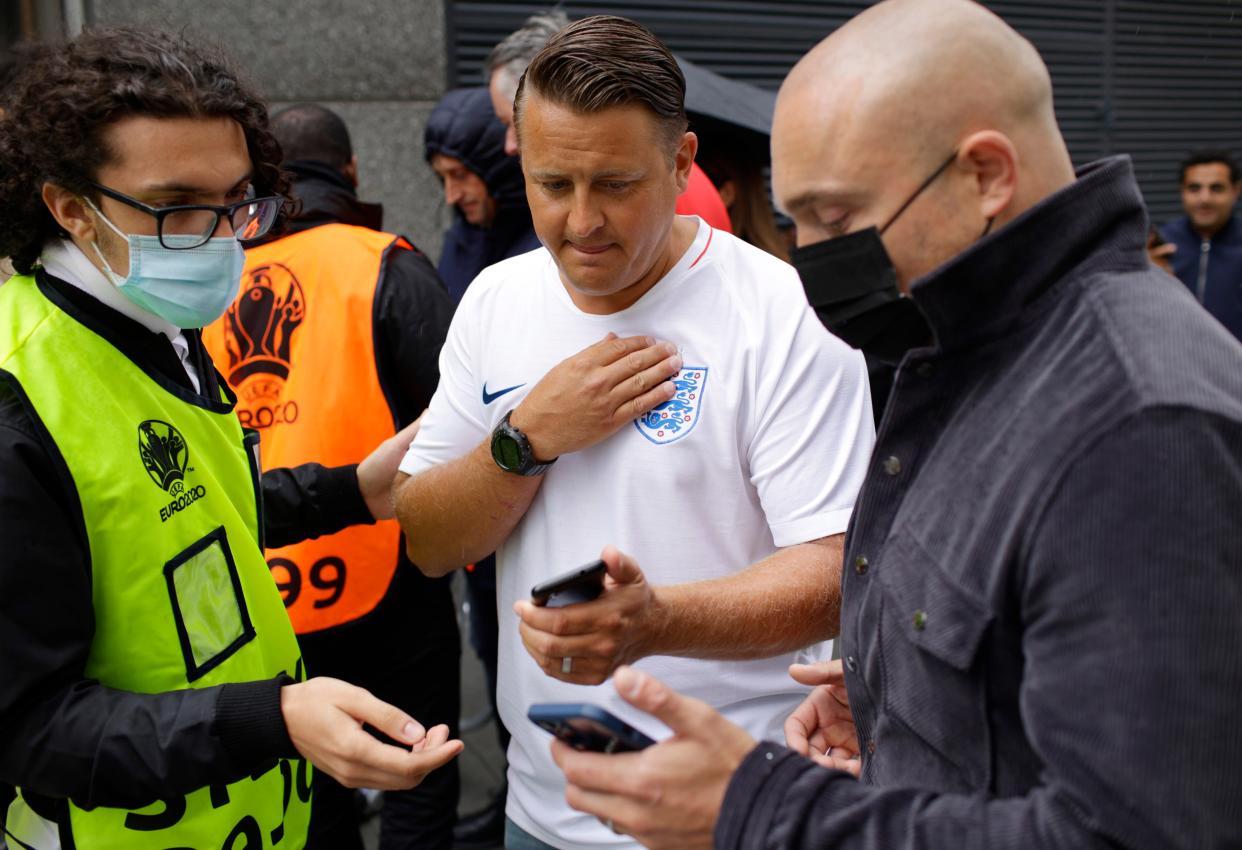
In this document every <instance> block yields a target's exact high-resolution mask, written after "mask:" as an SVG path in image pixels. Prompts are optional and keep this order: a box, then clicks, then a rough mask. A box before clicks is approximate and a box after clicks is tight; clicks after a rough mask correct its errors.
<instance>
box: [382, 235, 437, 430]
mask: <svg viewBox="0 0 1242 850" xmlns="http://www.w3.org/2000/svg"><path fill="white" fill-rule="evenodd" d="M452 318H453V301H452V299H451V298H449V295H448V292H447V291H446V290H445V289H444V284H443V283H442V282H441V281H440V276H439V275H438V274H437V273H436V270H435V267H434V266H432V265H431V263H430V262H429V261H428V260H427V258H426V257H425V256H423V255H422V254H421V253H419V252H418V251H411V250H408V249H403V248H399V247H397V246H394V247H392V248H390V249H389V252H388V257H387V259H386V261H385V264H384V274H383V276H382V278H381V280H380V282H379V287H378V290H377V292H376V295H375V352H376V364H377V368H378V371H379V379H380V386H381V387H383V390H384V394H385V396H386V397H387V399H388V404H389V407H391V408H392V409H393V410H394V411H395V412H396V414H397V422H398V425H399V426H400V427H404V426H406V425H408V424H409V423H411V422H413V421H414V420H415V419H417V418H418V416H419V414H421V413H422V412H423V411H424V410H426V409H427V405H428V404H430V403H431V396H432V395H433V394H435V391H436V385H437V384H439V382H440V348H441V347H442V346H443V345H444V338H445V337H446V336H447V335H448V327H449V322H450V321H452Z"/></svg>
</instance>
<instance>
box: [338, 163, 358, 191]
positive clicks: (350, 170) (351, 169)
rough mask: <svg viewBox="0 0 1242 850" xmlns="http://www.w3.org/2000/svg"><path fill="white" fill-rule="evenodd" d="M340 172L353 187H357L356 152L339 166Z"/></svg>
mask: <svg viewBox="0 0 1242 850" xmlns="http://www.w3.org/2000/svg"><path fill="white" fill-rule="evenodd" d="M341 173H342V174H344V175H345V179H346V180H348V181H349V182H350V184H351V185H352V186H353V187H354V188H355V189H357V188H358V154H354V155H353V156H351V157H350V158H349V162H347V163H345V164H344V165H342V166H341Z"/></svg>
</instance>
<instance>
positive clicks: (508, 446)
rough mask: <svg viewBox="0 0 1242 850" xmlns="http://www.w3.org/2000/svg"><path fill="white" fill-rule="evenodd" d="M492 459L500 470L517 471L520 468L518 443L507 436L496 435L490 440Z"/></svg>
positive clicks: (520, 451)
mask: <svg viewBox="0 0 1242 850" xmlns="http://www.w3.org/2000/svg"><path fill="white" fill-rule="evenodd" d="M492 457H493V458H494V459H495V460H496V463H497V464H499V465H500V468H501V469H508V470H513V469H519V468H520V467H521V466H522V449H521V447H520V446H519V445H518V441H517V440H515V439H513V438H512V437H510V436H509V435H508V434H497V435H496V436H495V437H493V438H492Z"/></svg>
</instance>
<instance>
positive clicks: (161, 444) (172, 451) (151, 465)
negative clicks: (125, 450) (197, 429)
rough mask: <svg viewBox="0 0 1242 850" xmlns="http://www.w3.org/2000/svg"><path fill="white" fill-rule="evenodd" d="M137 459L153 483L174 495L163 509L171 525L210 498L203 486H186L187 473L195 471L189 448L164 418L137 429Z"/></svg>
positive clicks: (162, 516) (179, 433) (144, 423)
mask: <svg viewBox="0 0 1242 850" xmlns="http://www.w3.org/2000/svg"><path fill="white" fill-rule="evenodd" d="M138 456H139V457H140V458H142V465H143V466H144V467H146V470H147V474H148V475H150V476H151V480H152V481H154V482H155V483H156V484H158V485H159V486H160V488H161V489H163V490H164V492H166V493H168V495H170V496H172V501H170V502H169V503H168V504H167V505H161V506H160V521H161V522H168V520H170V519H172V518H173V517H174V516H175V515H176V514H177V513H178V512H180V511H183V510H185V509H186V508H188V507H189V506H190V505H192V504H194V503H195V502H197V501H198V500H199V499H201V498H203V497H204V496H206V495H207V488H206V487H204V486H203V485H202V484H199V485H197V486H194V487H187V486H186V483H185V474H186V473H187V472H192V471H193V470H191V469H190V468H189V465H190V447H189V446H188V445H186V442H185V437H182V436H181V432H180V431H178V430H177V429H176V428H174V427H173V426H172V425H170V424H168V423H167V422H165V421H163V420H162V419H148V420H146V421H145V422H143V423H141V424H140V425H139V426H138Z"/></svg>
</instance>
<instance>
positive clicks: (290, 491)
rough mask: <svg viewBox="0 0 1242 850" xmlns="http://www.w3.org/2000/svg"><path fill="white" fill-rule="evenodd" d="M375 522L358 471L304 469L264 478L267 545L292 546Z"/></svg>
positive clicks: (354, 468)
mask: <svg viewBox="0 0 1242 850" xmlns="http://www.w3.org/2000/svg"><path fill="white" fill-rule="evenodd" d="M374 522H375V518H374V517H373V516H371V510H370V508H368V507H367V503H366V500H365V499H363V498H362V492H361V491H360V490H359V489H358V467H357V465H349V466H333V467H327V466H320V465H319V464H317V463H304V464H302V465H301V466H292V467H281V468H278V469H269V470H268V471H267V472H265V473H263V529H264V533H265V534H266V538H265V539H264V543H265V544H266V545H267V546H269V547H276V546H288V545H290V544H293V543H300V542H301V541H303V540H310V539H313V538H315V537H322V536H323V535H325V534H335V533H336V532H338V531H340V530H341V529H343V528H348V527H349V526H351V525H370V524H372V523H374Z"/></svg>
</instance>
